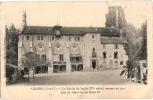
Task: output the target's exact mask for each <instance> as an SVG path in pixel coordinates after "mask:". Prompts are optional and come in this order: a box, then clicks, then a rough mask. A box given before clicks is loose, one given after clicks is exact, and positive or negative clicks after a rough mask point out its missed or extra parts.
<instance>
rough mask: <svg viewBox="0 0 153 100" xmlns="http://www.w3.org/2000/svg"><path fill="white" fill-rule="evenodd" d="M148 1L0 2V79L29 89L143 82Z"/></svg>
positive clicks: (145, 60)
mask: <svg viewBox="0 0 153 100" xmlns="http://www.w3.org/2000/svg"><path fill="white" fill-rule="evenodd" d="M149 4H150V2H145V1H142V2H134V1H133V2H132V1H131V2H127V1H126V2H109V1H107V2H102V1H101V2H92V1H91V2H89V1H88V2H76V1H71V2H3V3H2V5H1V15H2V19H3V20H2V22H3V25H4V27H2V28H4V32H3V33H2V35H3V36H2V37H1V39H2V40H1V41H2V44H1V47H2V49H3V51H1V54H2V57H1V59H2V60H1V61H2V63H3V66H2V67H3V68H2V71H3V72H4V73H2V74H1V76H2V77H3V79H4V80H3V82H2V84H3V85H5V86H6V87H5V88H6V89H10V88H14V87H16V89H17V88H19V87H24V88H26V87H27V88H26V89H28V87H29V86H32V87H31V88H30V90H37V89H38V88H39V89H41V86H46V88H47V87H48V86H49V87H54V86H55V87H56V86H70V90H71V89H73V88H74V89H75V87H73V86H74V85H75V86H78V85H79V86H85V85H88V86H92V85H94V86H96V85H97V86H104V87H105V86H108V85H109V86H114V85H117V86H122V90H123V89H126V88H125V87H124V86H138V87H139V86H142V87H145V86H146V87H147V86H148V73H149V72H150V69H149V68H148V66H149V65H148V48H152V47H148V38H150V36H151V35H149V34H151V32H149V31H148V30H149V29H148V27H150V25H151V24H150V23H151V20H152V19H151V16H152V15H151V16H148V15H149V13H148V12H150V11H151V10H150V8H151V7H150V6H149ZM146 5H148V7H146ZM150 14H151V13H150ZM150 43H151V42H150ZM149 50H150V49H149ZM151 72H152V71H151ZM151 72H150V73H151ZM33 86H36V87H33ZM37 86H40V87H37ZM68 88H69V87H67V89H68ZM79 88H80V87H79ZM99 88H100V89H102V87H99ZM130 88H132V87H130ZM43 89H44V88H42V90H43ZM58 89H64V88H63V87H60V88H58ZM80 89H86V87H81V88H80ZM90 89H92V88H91V87H90ZM96 89H97V88H96ZM104 89H109V90H112V89H116V88H115V87H113V88H112V87H111V88H110V87H107V88H104ZM127 89H128V88H127ZM27 91H29V90H27ZM90 92H91V91H90ZM90 92H89V91H88V93H90ZM60 93H61V94H62V93H67V92H60ZM82 93H83V92H82ZM91 93H92V92H91ZM93 93H94V92H93ZM96 93H97V92H96ZM99 93H100V92H99ZM101 93H102V92H101ZM26 95H28V94H26ZM79 98H80V97H79Z"/></svg>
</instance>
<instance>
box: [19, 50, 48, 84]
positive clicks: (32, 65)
mask: <svg viewBox="0 0 153 100" xmlns="http://www.w3.org/2000/svg"><path fill="white" fill-rule="evenodd" d="M21 63H22V65H21V66H22V67H24V68H27V69H28V82H29V70H33V78H34V69H36V67H38V66H42V65H46V64H47V65H49V64H50V63H49V61H48V60H47V59H40V58H39V57H38V55H37V54H36V53H34V52H27V53H25V54H24V55H23V57H22V58H21Z"/></svg>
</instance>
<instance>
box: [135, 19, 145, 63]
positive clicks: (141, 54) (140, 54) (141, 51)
mask: <svg viewBox="0 0 153 100" xmlns="http://www.w3.org/2000/svg"><path fill="white" fill-rule="evenodd" d="M141 31H142V45H141V49H140V52H139V53H138V55H137V59H139V60H147V22H146V23H143V24H142V27H141Z"/></svg>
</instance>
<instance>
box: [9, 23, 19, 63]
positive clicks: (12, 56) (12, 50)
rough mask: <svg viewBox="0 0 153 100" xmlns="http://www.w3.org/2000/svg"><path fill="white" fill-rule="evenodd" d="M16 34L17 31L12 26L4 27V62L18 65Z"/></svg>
mask: <svg viewBox="0 0 153 100" xmlns="http://www.w3.org/2000/svg"><path fill="white" fill-rule="evenodd" d="M18 34H19V30H18V29H16V28H15V27H14V25H13V24H12V26H11V27H10V28H7V27H6V62H7V63H11V64H14V65H18Z"/></svg>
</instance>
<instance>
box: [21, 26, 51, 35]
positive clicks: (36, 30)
mask: <svg viewBox="0 0 153 100" xmlns="http://www.w3.org/2000/svg"><path fill="white" fill-rule="evenodd" d="M52 29H53V27H46V26H27V27H25V29H24V30H23V32H22V34H23V35H40V34H41V35H42V34H43V35H51V34H53V30H52Z"/></svg>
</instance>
